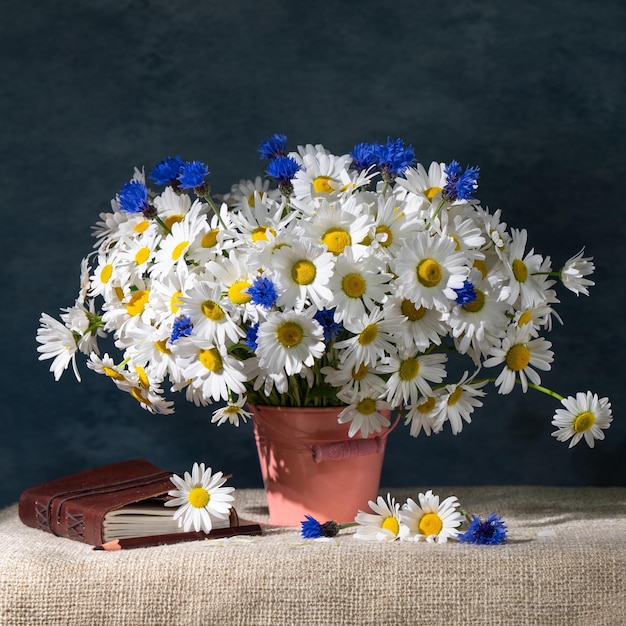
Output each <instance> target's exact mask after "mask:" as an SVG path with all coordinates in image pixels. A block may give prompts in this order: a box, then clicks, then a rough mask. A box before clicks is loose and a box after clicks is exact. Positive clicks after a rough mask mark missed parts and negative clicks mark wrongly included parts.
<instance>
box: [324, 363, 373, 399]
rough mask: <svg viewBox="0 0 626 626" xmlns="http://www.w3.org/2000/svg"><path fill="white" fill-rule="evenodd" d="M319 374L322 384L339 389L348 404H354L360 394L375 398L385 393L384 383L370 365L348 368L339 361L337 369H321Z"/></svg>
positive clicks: (361, 364) (328, 367)
mask: <svg viewBox="0 0 626 626" xmlns="http://www.w3.org/2000/svg"><path fill="white" fill-rule="evenodd" d="M321 372H322V374H323V375H324V382H325V383H327V384H329V385H331V386H332V387H335V388H337V389H340V390H341V393H342V396H343V397H345V398H346V400H345V401H346V402H347V403H348V404H350V403H352V402H354V399H355V398H356V397H357V396H358V395H359V394H360V393H361V392H365V391H368V392H369V393H370V394H373V395H375V396H376V397H380V396H381V395H383V394H384V392H385V381H384V380H383V378H382V377H381V376H379V375H378V373H377V370H376V368H375V367H373V366H371V365H365V364H364V363H360V364H359V365H357V366H352V365H350V366H348V365H347V364H346V363H345V362H344V361H341V362H340V363H339V364H338V365H337V367H330V366H326V367H322V369H321Z"/></svg>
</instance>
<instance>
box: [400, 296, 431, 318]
mask: <svg viewBox="0 0 626 626" xmlns="http://www.w3.org/2000/svg"><path fill="white" fill-rule="evenodd" d="M427 310H428V309H426V308H424V307H423V306H420V307H419V308H418V307H416V306H415V303H414V302H411V301H410V300H402V304H401V305H400V311H402V315H406V316H407V317H408V318H409V321H411V322H417V320H421V319H422V317H424V315H425V313H426V311H427Z"/></svg>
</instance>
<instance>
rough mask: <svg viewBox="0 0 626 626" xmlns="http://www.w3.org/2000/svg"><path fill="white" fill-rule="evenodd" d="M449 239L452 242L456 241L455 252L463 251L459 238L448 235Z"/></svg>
mask: <svg viewBox="0 0 626 626" xmlns="http://www.w3.org/2000/svg"><path fill="white" fill-rule="evenodd" d="M448 237H449V238H450V239H452V241H454V249H455V250H460V249H461V242H460V241H459V238H458V237H457V236H456V235H448Z"/></svg>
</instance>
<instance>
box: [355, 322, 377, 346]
mask: <svg viewBox="0 0 626 626" xmlns="http://www.w3.org/2000/svg"><path fill="white" fill-rule="evenodd" d="M376 337H378V326H376V324H370V325H369V326H366V327H365V328H364V329H363V330H362V331H361V332H360V333H359V339H358V341H359V343H360V344H361V345H362V346H368V345H369V344H370V343H372V342H373V341H375V339H376Z"/></svg>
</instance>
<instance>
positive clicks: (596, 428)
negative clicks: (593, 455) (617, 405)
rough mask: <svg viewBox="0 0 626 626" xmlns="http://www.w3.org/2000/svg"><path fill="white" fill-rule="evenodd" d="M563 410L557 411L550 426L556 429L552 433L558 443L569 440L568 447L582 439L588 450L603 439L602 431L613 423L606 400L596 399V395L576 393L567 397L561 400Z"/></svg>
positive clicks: (589, 392) (607, 400) (609, 406)
mask: <svg viewBox="0 0 626 626" xmlns="http://www.w3.org/2000/svg"><path fill="white" fill-rule="evenodd" d="M561 404H562V405H563V406H564V407H565V408H564V409H557V410H556V413H555V415H554V418H553V419H552V425H553V426H555V427H556V428H558V430H556V431H555V432H553V433H552V436H553V437H556V438H557V440H558V441H568V440H570V439H571V441H570V444H569V447H570V448H571V447H572V446H575V445H576V444H577V443H578V442H579V441H580V440H581V439H582V438H583V437H584V438H585V441H586V442H587V445H588V446H589V447H590V448H593V447H594V444H595V440H596V439H600V440H602V439H604V433H603V432H602V430H604V429H606V428H608V427H609V426H610V425H611V422H612V421H613V416H612V413H611V405H610V403H609V399H608V398H598V395H597V394H595V393H594V394H592V393H591V391H588V392H587V393H583V392H580V391H579V392H578V393H577V394H576V397H575V398H574V397H573V396H568V397H567V398H563V400H561Z"/></svg>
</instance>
